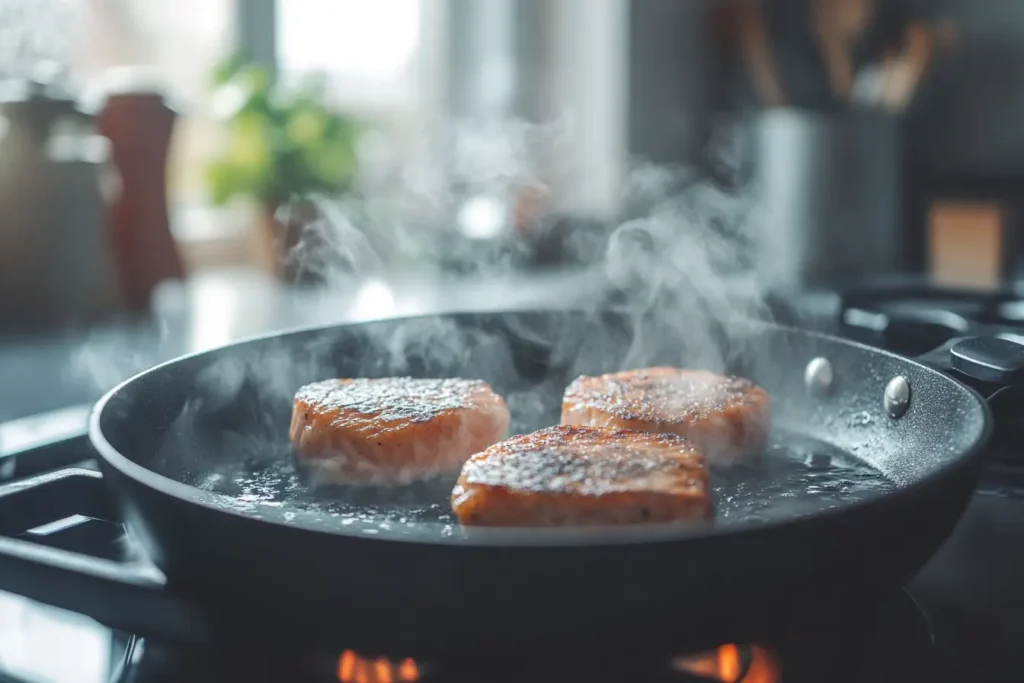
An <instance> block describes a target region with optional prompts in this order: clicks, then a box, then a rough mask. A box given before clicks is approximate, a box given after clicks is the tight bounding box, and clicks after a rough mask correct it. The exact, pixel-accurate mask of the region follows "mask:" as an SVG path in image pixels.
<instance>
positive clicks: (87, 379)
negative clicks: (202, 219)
mask: <svg viewBox="0 0 1024 683" xmlns="http://www.w3.org/2000/svg"><path fill="white" fill-rule="evenodd" d="M600 286H601V285H600V279H599V276H598V275H597V274H595V273H592V272H588V271H579V270H577V271H560V272H547V273H538V274H531V275H524V274H517V275H506V276H495V277H488V278H458V279H438V278H431V279H428V278H423V277H394V278H388V279H386V280H385V279H381V280H366V281H362V282H360V283H353V285H352V286H351V287H350V288H340V289H334V290H330V291H323V290H320V291H316V290H300V289H295V288H290V287H286V286H283V285H282V284H281V283H279V282H277V281H275V280H272V279H270V278H269V277H267V276H265V275H263V274H262V273H259V272H253V271H247V270H225V271H216V272H208V273H204V274H200V275H196V276H193V277H192V278H190V279H189V280H187V281H185V282H178V283H168V284H166V285H164V286H163V287H162V288H161V289H160V290H158V292H157V293H156V295H155V296H154V306H153V314H152V316H150V317H149V318H147V319H146V320H142V321H135V322H132V323H109V324H106V325H100V326H97V327H94V328H91V329H88V330H78V331H67V332H63V333H60V334H52V335H47V336H38V337H28V338H23V339H20V340H15V341H9V342H7V343H5V344H0V378H2V380H3V386H4V391H2V392H0V422H5V421H8V420H12V419H16V418H21V417H25V416H28V415H32V414H35V413H39V412H43V411H49V410H55V409H58V408H62V407H65V406H68V405H71V404H77V403H89V402H92V401H94V400H96V399H97V398H99V396H100V395H102V394H103V392H105V391H106V390H107V389H109V388H111V387H112V386H114V385H115V384H117V383H118V382H120V381H121V380H123V379H126V378H128V377H130V376H132V375H133V374H135V373H137V372H140V371H142V370H144V369H146V368H148V367H151V366H152V365H155V364H156V363H159V362H161V361H164V360H168V359H171V358H174V357H176V356H180V355H182V354H185V353H192V352H195V351H202V350H204V349H209V348H212V347H216V346H220V345H223V344H227V343H229V342H231V341H234V340H237V339H242V338H245V337H250V336H254V335H259V334H264V333H268V332H273V331H275V330H281V329H286V328H290V327H299V326H304V325H318V324H325V325H326V324H331V323H338V322H345V321H357V320H369V319H374V318H384V317H390V316H401V315H417V314H423V313H433V312H440V311H474V310H488V309H496V308H505V309H513V308H543V307H554V306H569V305H571V304H572V303H573V301H578V300H579V299H580V297H584V296H587V295H588V294H590V295H593V293H594V292H595V291H596V288H598V287H600Z"/></svg>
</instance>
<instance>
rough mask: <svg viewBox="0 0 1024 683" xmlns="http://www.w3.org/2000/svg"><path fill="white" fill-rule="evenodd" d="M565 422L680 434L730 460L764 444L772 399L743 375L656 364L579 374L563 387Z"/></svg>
mask: <svg viewBox="0 0 1024 683" xmlns="http://www.w3.org/2000/svg"><path fill="white" fill-rule="evenodd" d="M561 422H562V424H577V425H589V426H595V427H618V428H624V429H635V430H638V431H645V432H665V433H672V434H678V435H680V436H685V437H686V438H688V439H690V440H691V441H693V442H694V443H695V444H696V445H697V447H698V448H700V449H701V451H703V452H704V453H705V454H706V455H707V456H708V457H709V458H718V459H731V458H737V457H742V456H745V455H748V454H750V453H752V452H755V451H757V450H760V449H761V448H763V446H764V442H765V438H766V437H767V434H768V429H769V427H770V424H771V401H770V399H769V397H768V394H767V393H766V392H765V391H764V390H763V389H762V388H761V387H759V386H757V385H756V384H754V383H753V382H751V381H750V380H747V379H743V378H741V377H731V376H725V375H719V374H716V373H713V372H708V371H705V370H685V369H680V368H672V367H654V368H644V369H640V370H626V371H623V372H615V373H610V374H606V375H599V376H593V377H591V376H583V377H579V378H578V379H576V380H575V381H573V382H572V383H571V384H570V385H569V386H568V387H567V388H566V390H565V394H564V396H563V399H562V419H561Z"/></svg>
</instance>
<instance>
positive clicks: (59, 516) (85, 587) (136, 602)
mask: <svg viewBox="0 0 1024 683" xmlns="http://www.w3.org/2000/svg"><path fill="white" fill-rule="evenodd" d="M76 516H77V517H76ZM76 518H77V519H79V520H80V519H81V518H92V519H99V520H107V521H111V520H116V519H117V514H116V511H115V510H114V509H113V507H112V505H111V504H110V501H109V498H108V497H107V495H106V492H105V491H104V489H103V481H102V475H100V473H99V472H93V471H90V470H84V469H64V470H60V471H57V472H52V473H49V474H42V475H39V476H35V477H31V478H29V479H24V480H21V481H18V482H15V483H11V484H7V485H5V486H3V487H0V576H3V587H4V589H5V590H7V591H10V592H12V593H16V594H18V595H22V596H24V597H26V598H29V599H31V600H36V601H38V602H42V603H46V604H48V605H53V606H54V607H60V608H63V609H67V610H70V611H73V612H78V613H81V614H85V615H87V616H90V617H92V618H94V619H96V620H97V621H99V622H101V623H103V624H106V625H107V626H111V627H113V628H116V629H121V630H124V631H127V632H129V633H136V632H140V631H144V630H145V627H144V624H140V623H137V621H138V620H137V617H136V615H142V614H146V613H150V614H152V613H154V612H152V611H151V610H158V612H157V613H159V614H161V618H162V619H163V618H164V615H166V617H165V618H166V627H167V629H169V630H168V633H167V634H168V635H172V636H176V637H180V638H184V639H185V640H187V641H194V640H195V639H196V638H204V637H206V636H207V635H208V633H209V631H208V627H207V624H206V623H205V620H204V619H203V617H202V614H201V612H200V611H199V610H198V609H196V608H194V607H193V606H191V605H189V604H187V603H185V602H183V601H182V600H180V599H178V598H177V597H176V596H174V595H173V594H172V593H171V591H169V590H168V588H167V585H166V580H165V579H164V577H163V575H162V574H161V573H160V572H159V571H158V570H157V569H156V568H155V567H153V566H152V565H149V564H147V563H143V562H130V563H126V562H116V561H112V560H108V559H104V558H100V557H95V556H93V555H87V554H85V553H80V552H75V551H72V550H67V549H64V548H59V547H53V546H48V545H45V541H46V533H47V529H48V528H54V527H56V528H61V524H60V523H61V522H63V523H65V524H74V519H76ZM69 520H71V521H69ZM33 538H34V539H36V540H35V541H33V540H30V539H33Z"/></svg>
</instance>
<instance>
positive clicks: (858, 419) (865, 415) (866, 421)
mask: <svg viewBox="0 0 1024 683" xmlns="http://www.w3.org/2000/svg"><path fill="white" fill-rule="evenodd" d="M874 421H875V418H873V417H871V413H869V412H868V411H866V410H862V411H861V412H859V413H855V414H853V415H852V416H850V420H849V422H848V423H847V424H849V425H850V426H851V427H867V426H868V425H870V424H871V423H872V422H874Z"/></svg>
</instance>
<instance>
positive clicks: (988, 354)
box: [0, 311, 1024, 655]
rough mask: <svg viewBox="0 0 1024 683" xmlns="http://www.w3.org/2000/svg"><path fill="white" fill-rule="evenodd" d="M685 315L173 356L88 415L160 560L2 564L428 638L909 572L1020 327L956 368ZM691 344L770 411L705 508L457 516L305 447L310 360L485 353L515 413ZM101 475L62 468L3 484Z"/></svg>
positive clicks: (165, 599)
mask: <svg viewBox="0 0 1024 683" xmlns="http://www.w3.org/2000/svg"><path fill="white" fill-rule="evenodd" d="M673 329H674V328H673V326H672V325H669V324H666V323H665V321H661V322H659V321H657V320H652V319H643V320H640V319H634V318H630V317H627V316H620V315H617V314H612V313H591V312H550V311H548V312H524V313H500V314H499V313H495V314H464V315H450V316H441V317H420V318H412V319H405V320H394V321H383V322H373V323H364V324H357V325H349V326H341V327H329V328H318V329H307V330H300V331H295V332H290V333H287V334H283V335H279V336H269V337H263V338H259V339H254V340H251V341H246V342H243V343H239V344H236V345H232V346H228V347H224V348H221V349H217V350H213V351H209V352H204V353H200V354H197V355H193V356H188V357H185V358H181V359H178V360H175V361H172V362H169V363H166V364H163V365H160V366H158V367H156V368H153V369H151V370H149V371H147V372H144V373H142V374H140V375H138V376H136V377H134V378H132V379H130V380H128V381H127V382H125V383H123V384H122V385H120V386H118V387H117V388H115V389H114V390H112V391H111V392H110V393H109V394H107V396H105V397H104V398H103V399H102V400H101V401H100V402H99V403H98V405H97V406H96V409H95V411H94V413H93V415H92V420H91V428H90V436H91V440H92V443H93V445H94V446H95V448H96V450H97V451H98V453H99V457H100V465H101V469H102V474H103V480H104V481H105V482H106V484H107V485H108V486H109V490H110V492H111V493H112V494H113V497H114V498H115V499H116V501H117V502H118V504H119V506H120V508H121V509H122V511H123V514H124V519H125V520H126V523H127V526H128V528H129V530H130V532H131V533H132V535H133V536H134V537H135V538H136V539H137V541H138V543H139V544H140V546H141V547H142V548H144V550H145V554H146V557H147V559H146V560H144V561H143V560H139V561H137V562H134V563H128V564H125V563H115V562H109V561H105V560H100V559H96V558H92V557H85V556H81V555H77V554H74V553H70V552H66V551H61V550H56V549H50V548H41V547H39V546H36V545H33V544H30V543H27V542H25V541H22V540H18V539H12V538H3V539H0V577H2V579H0V585H2V586H3V587H4V588H5V589H7V590H14V591H16V592H19V593H22V594H24V595H27V596H29V597H33V598H37V599H41V600H43V601H47V602H51V603H53V604H57V605H58V606H61V607H66V608H69V609H73V610H75V611H78V612H83V613H86V614H89V615H92V616H95V617H96V618H98V619H100V620H101V621H105V622H107V623H110V624H112V625H114V626H116V627H120V628H123V629H126V630H134V629H136V628H141V627H142V625H141V621H140V619H139V617H138V615H140V614H145V613H146V611H147V610H161V612H160V613H161V615H162V623H163V629H164V630H167V631H171V632H172V633H174V634H175V635H177V636H178V637H182V638H196V639H203V638H208V637H210V636H211V632H217V631H218V630H220V631H221V632H219V633H215V635H218V637H224V636H225V635H234V636H239V637H242V636H246V637H248V635H249V634H250V631H251V635H252V637H253V638H257V636H258V634H264V635H265V634H268V633H276V634H278V635H280V634H287V635H288V636H289V637H293V638H295V639H299V640H302V641H304V642H310V643H318V644H334V645H337V644H339V643H343V644H344V646H346V647H357V648H363V649H364V651H391V652H401V653H407V654H413V655H416V654H433V655H437V654H447V655H457V654H459V653H466V652H474V653H480V652H491V653H496V652H501V651H505V652H508V651H512V650H514V649H519V648H522V647H533V648H544V647H549V648H562V647H564V645H565V644H567V643H572V644H584V645H586V646H599V645H600V644H601V643H603V642H614V643H616V646H617V647H618V648H620V650H621V648H623V647H629V646H630V644H636V645H638V646H640V645H642V646H643V647H645V648H658V647H672V648H680V647H684V646H685V645H686V644H691V645H694V646H696V645H702V644H712V643H721V642H732V641H736V640H740V639H742V637H743V636H744V635H745V634H742V633H737V632H736V631H735V628H736V625H737V624H739V623H744V624H751V623H755V622H756V621H757V619H756V615H761V616H762V617H763V620H769V619H772V618H775V617H777V616H778V615H780V614H783V613H784V612H785V611H786V610H787V609H789V607H790V606H791V605H793V604H796V603H797V602H798V601H799V600H802V599H806V596H807V595H809V594H812V593H813V592H814V591H815V590H818V589H820V588H821V587H824V586H828V587H831V589H833V590H835V589H837V587H838V590H840V591H844V590H848V591H850V592H854V591H858V590H862V589H870V588H872V587H875V586H877V585H879V584H893V583H898V582H902V581H904V580H906V579H908V578H909V577H910V576H911V575H912V574H913V573H914V572H915V571H916V570H917V569H918V568H919V567H920V566H921V565H922V564H923V563H924V562H925V561H926V560H927V559H928V558H929V557H930V555H931V554H932V553H933V552H934V551H935V550H936V549H937V547H938V546H939V545H940V544H941V542H942V541H943V539H944V538H945V537H946V536H947V534H948V533H949V532H950V531H951V529H952V527H953V526H954V525H955V523H956V521H957V519H958V518H959V516H960V514H961V512H962V511H963V509H964V507H965V505H966V502H967V500H968V498H969V496H970V494H971V491H972V489H973V487H974V485H975V481H976V476H977V473H978V469H979V465H980V461H981V458H980V456H981V454H982V451H983V449H984V447H985V445H986V442H987V440H988V438H989V435H990V432H991V431H992V425H991V422H992V419H991V413H990V410H989V408H988V406H987V405H986V401H985V400H984V399H983V398H982V396H981V395H980V394H979V393H978V391H976V390H975V389H972V388H969V387H968V386H966V385H965V384H964V383H962V382H960V381H957V380H955V379H953V378H952V377H951V376H950V374H949V373H953V374H958V376H960V377H961V378H962V379H964V380H965V381H970V382H972V383H974V384H975V386H976V388H977V389H980V390H983V393H985V394H986V395H995V394H998V393H999V392H998V391H996V389H997V388H999V387H1000V386H1002V385H1008V384H1013V383H1015V382H1017V380H1018V379H1019V374H1020V369H1021V367H1024V347H1020V346H1017V345H1015V344H1012V343H1010V342H1006V341H1002V340H998V339H969V340H960V341H958V342H957V343H956V344H955V345H952V344H950V345H947V346H946V347H944V348H942V349H939V350H937V351H936V352H934V353H933V354H931V355H930V356H929V361H930V362H931V363H932V364H935V365H938V366H941V367H942V368H943V369H944V370H945V371H946V372H942V371H939V370H936V369H933V368H932V367H928V366H926V365H925V364H922V363H920V362H916V361H913V360H908V359H906V358H901V357H898V356H895V355H892V354H889V353H886V352H883V351H878V350H874V349H871V348H869V347H865V346H861V345H857V344H854V343H850V342H846V341H841V340H838V339H835V338H830V337H826V336H819V335H816V334H812V333H808V332H802V331H796V330H792V329H787V328H781V327H776V326H771V325H760V324H758V325H734V326H728V327H723V328H722V329H721V330H719V331H718V336H719V337H720V339H718V340H717V341H716V344H715V348H713V349H709V348H701V349H693V348H686V345H685V344H683V343H682V342H681V339H680V336H679V334H678V325H677V326H675V329H676V332H673ZM673 335H675V336H673ZM687 338H690V337H687ZM697 356H699V357H700V358H702V359H704V360H705V361H707V359H709V358H712V357H715V358H718V359H720V360H721V361H722V362H723V363H724V365H725V369H728V370H729V371H732V372H735V373H738V374H742V375H746V376H748V377H750V378H752V379H753V380H755V381H756V382H758V383H759V384H761V385H762V386H764V387H765V388H766V389H767V390H768V391H769V393H770V395H771V397H772V400H773V411H774V425H775V427H774V428H775V433H774V434H773V437H772V446H773V448H772V449H771V450H769V451H768V452H766V453H765V454H763V455H762V456H760V457H759V458H756V459H754V460H753V461H751V462H750V463H747V464H745V465H742V466H741V467H740V468H739V469H728V468H727V469H726V470H724V471H721V472H717V473H716V475H715V476H716V477H718V478H720V480H721V482H724V483H723V484H722V487H721V488H720V489H718V494H717V495H718V497H719V500H716V505H717V506H718V507H719V519H718V521H716V522H715V523H714V524H711V525H701V526H692V525H685V524H684V525H663V526H643V527H630V528H618V529H592V530H586V531H584V530H579V529H558V530H550V529H548V530H539V529H505V530H479V531H477V532H474V533H466V532H465V531H464V530H462V529H460V528H459V527H458V526H457V525H455V524H453V523H452V522H451V520H450V519H448V518H446V516H445V514H446V505H447V492H448V488H447V487H448V486H449V485H450V482H433V483H423V484H419V485H413V486H410V487H404V488H401V489H353V490H342V489H337V490H331V491H326V492H311V491H310V490H309V489H308V488H306V487H305V486H304V485H303V484H302V479H301V473H300V472H297V471H292V469H291V465H290V462H291V460H290V454H289V452H288V447H287V427H288V417H289V410H290V401H291V396H292V393H293V392H294V390H295V389H296V388H297V387H298V386H300V385H301V384H303V383H305V382H309V381H312V380H316V379H321V378H324V377H329V376H354V375H370V376H372V375H377V376H383V375H389V374H410V375H414V376H416V375H419V376H464V377H481V378H484V379H486V380H488V381H489V382H491V384H492V385H493V386H494V387H495V389H496V390H497V391H499V392H501V393H502V394H504V395H505V396H506V398H507V400H508V403H509V406H510V408H511V410H512V412H513V413H514V415H515V424H514V427H515V428H516V429H518V430H520V431H522V430H526V429H533V428H538V427H541V426H544V425H546V424H550V423H553V422H555V421H557V417H558V407H559V399H560V396H561V391H562V388H563V387H564V386H565V384H566V383H567V382H568V381H569V380H570V379H572V378H573V377H574V376H576V375H578V374H580V373H594V372H601V371H609V370H612V369H616V368H621V367H623V366H630V365H632V366H637V365H646V364H655V363H675V364H685V363H688V362H689V360H691V359H693V358H694V357H697ZM780 463H782V464H780ZM822 472H825V474H821V476H822V477H825V478H824V479H815V477H817V476H818V474H819V473H822ZM794 473H795V474H794ZM87 476H91V475H89V474H87V473H82V472H73V473H58V474H56V475H48V476H46V477H43V478H41V479H37V480H34V481H31V482H28V483H26V484H22V485H19V486H17V487H16V488H15V489H14V490H11V489H8V490H7V493H6V494H5V496H6V497H8V499H10V497H11V496H19V495H25V494H26V492H30V491H31V490H32V489H33V488H40V487H49V488H51V489H52V490H53V491H54V492H57V493H59V491H60V487H61V486H62V485H64V484H63V483H62V482H64V483H66V482H68V481H70V480H71V479H74V478H75V477H79V478H80V477H87ZM794 476H795V479H793V481H794V482H795V484H794V485H793V486H792V487H790V488H786V487H785V486H782V487H781V488H779V487H778V486H776V485H777V484H778V483H779V482H778V481H776V479H777V478H782V479H785V480H787V481H788V480H789V479H792V478H793V477H794ZM866 481H872V482H875V483H876V484H878V485H877V486H867V487H863V486H860V484H862V483H864V482H866ZM816 482H817V483H816ZM745 496H746V497H747V498H745ZM751 496H753V498H750V497H751ZM758 496H760V498H758ZM748 499H750V500H753V502H754V504H747V503H749V502H750V500H748ZM745 500H747V503H745V502H744V501H745ZM737 501H738V502H737ZM2 503H3V498H0V509H2V508H3V505H2ZM805 503H806V504H805ZM815 506H816V507H815ZM157 568H158V569H157ZM738 615H742V616H743V617H744V618H743V619H742V620H738V619H737V618H736V617H737V616H738ZM229 617H230V618H229ZM224 629H229V630H231V631H232V633H231V634H225V633H224V632H223V630H224ZM253 642H256V641H253Z"/></svg>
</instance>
